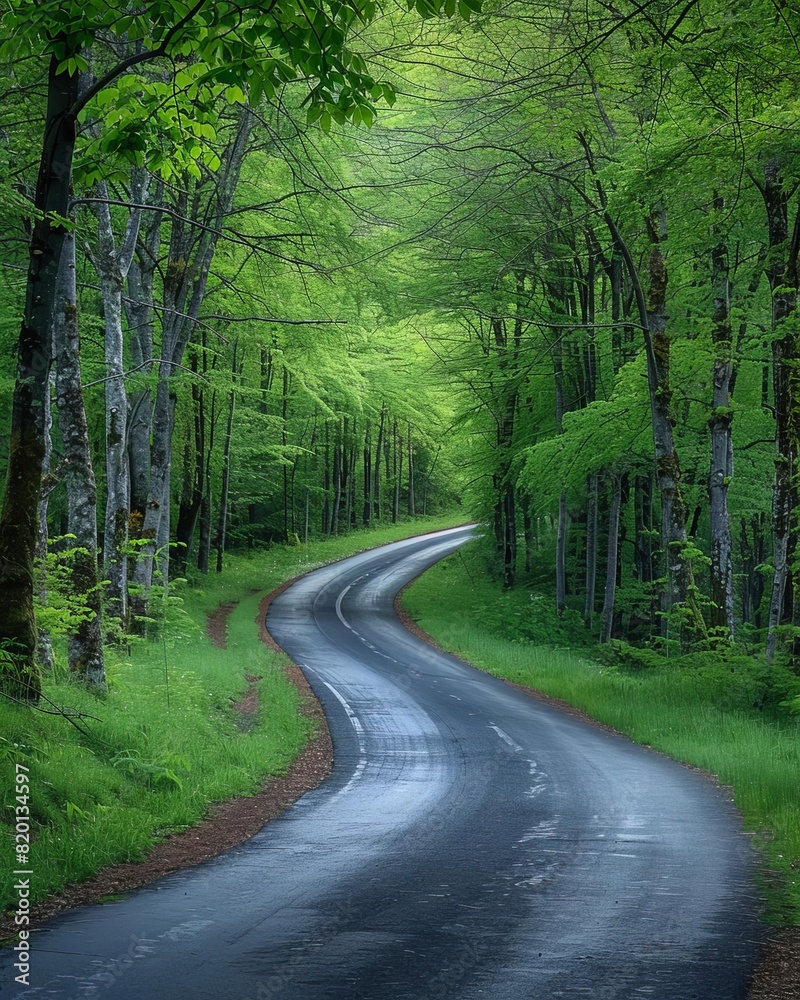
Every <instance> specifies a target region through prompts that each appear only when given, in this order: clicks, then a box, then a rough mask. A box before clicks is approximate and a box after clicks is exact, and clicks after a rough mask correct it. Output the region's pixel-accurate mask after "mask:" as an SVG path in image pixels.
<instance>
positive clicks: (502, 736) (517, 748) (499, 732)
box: [489, 722, 525, 753]
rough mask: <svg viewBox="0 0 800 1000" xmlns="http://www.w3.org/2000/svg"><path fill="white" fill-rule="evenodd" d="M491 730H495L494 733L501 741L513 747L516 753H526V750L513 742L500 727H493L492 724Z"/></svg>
mask: <svg viewBox="0 0 800 1000" xmlns="http://www.w3.org/2000/svg"><path fill="white" fill-rule="evenodd" d="M489 729H494V731H495V732H496V733H497V735H498V736H499V737H500V739H501V740H502V741H503V742H504V743H507V744H508V745H509V746H510V747H511V749H512V750H514V752H515V753H525V750H524V748H523V747H521V746H520V745H519V743H515V742H514V740H512V739H511V737H510V736H509V735H508V733H504V732H503V730H502V729H501V728H500V727H499V726H493V725H492V724H491V722H490V723H489Z"/></svg>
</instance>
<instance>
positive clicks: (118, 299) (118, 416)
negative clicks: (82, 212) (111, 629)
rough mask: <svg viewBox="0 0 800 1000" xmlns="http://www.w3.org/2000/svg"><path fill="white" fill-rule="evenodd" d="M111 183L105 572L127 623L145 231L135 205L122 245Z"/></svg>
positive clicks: (135, 174)
mask: <svg viewBox="0 0 800 1000" xmlns="http://www.w3.org/2000/svg"><path fill="white" fill-rule="evenodd" d="M146 189H147V175H146V173H145V172H144V170H142V169H140V168H137V169H135V170H134V171H132V173H131V195H132V199H133V201H134V204H138V205H141V204H142V199H143V198H144V196H145V192H146ZM108 200H109V196H108V188H107V186H106V184H105V182H103V183H101V184H100V185H99V186H98V202H97V204H96V205H95V206H94V212H95V215H96V216H97V249H96V251H95V256H94V264H95V268H96V270H97V273H98V275H99V277H100V288H101V290H102V296H103V316H104V321H105V336H104V344H105V361H106V381H105V383H104V387H105V410H106V514H105V531H104V534H103V572H104V573H105V576H106V579H107V580H108V588H107V611H108V614H109V616H110V617H112V618H116V619H117V620H118V621H119V623H120V624H121V625H123V626H124V624H125V622H126V620H127V617H128V554H127V546H128V534H129V524H130V466H129V464H128V396H127V392H126V390H125V363H124V362H125V345H124V339H123V333H122V291H123V288H124V284H125V278H126V276H127V274H128V271H129V269H130V266H131V262H132V261H133V254H134V251H135V249H136V241H137V239H138V235H139V224H140V221H141V216H142V210H141V208H132V209H131V210H130V213H129V215H128V222H127V225H126V228H125V235H124V238H123V240H122V243H121V245H120V246H119V247H117V241H116V238H115V236H114V230H113V227H112V222H111V208H110V206H109V204H108Z"/></svg>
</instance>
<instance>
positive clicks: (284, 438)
mask: <svg viewBox="0 0 800 1000" xmlns="http://www.w3.org/2000/svg"><path fill="white" fill-rule="evenodd" d="M288 420H289V369H288V368H287V367H286V365H284V366H283V392H282V394H281V445H282V446H283V460H282V463H281V467H282V470H283V540H284V542H288V541H289V467H288V466H287V464H286V445H287V442H288V435H287V423H288ZM338 516H339V512H338V511H337V512H336V514H335V515H334V534H335V531H336V529H335V525H336V521H337V518H338Z"/></svg>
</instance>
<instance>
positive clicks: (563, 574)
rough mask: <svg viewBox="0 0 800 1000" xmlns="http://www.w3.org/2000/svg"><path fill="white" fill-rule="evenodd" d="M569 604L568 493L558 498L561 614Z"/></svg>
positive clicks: (557, 600) (558, 563) (557, 529)
mask: <svg viewBox="0 0 800 1000" xmlns="http://www.w3.org/2000/svg"><path fill="white" fill-rule="evenodd" d="M566 605H567V494H566V493H562V494H561V496H560V497H559V498H558V525H557V528H556V612H557V613H558V614H559V615H561V614H563V613H564V609H565V607H566Z"/></svg>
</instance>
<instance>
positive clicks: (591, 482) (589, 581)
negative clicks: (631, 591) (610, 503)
mask: <svg viewBox="0 0 800 1000" xmlns="http://www.w3.org/2000/svg"><path fill="white" fill-rule="evenodd" d="M586 493H587V505H586V600H585V603H584V609H583V617H584V620H585V622H586V627H587V628H589V629H590V628H591V627H592V623H593V620H594V601H595V589H596V581H597V473H596V472H592V473H590V474H589V475H588V476H587V481H586Z"/></svg>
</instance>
